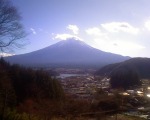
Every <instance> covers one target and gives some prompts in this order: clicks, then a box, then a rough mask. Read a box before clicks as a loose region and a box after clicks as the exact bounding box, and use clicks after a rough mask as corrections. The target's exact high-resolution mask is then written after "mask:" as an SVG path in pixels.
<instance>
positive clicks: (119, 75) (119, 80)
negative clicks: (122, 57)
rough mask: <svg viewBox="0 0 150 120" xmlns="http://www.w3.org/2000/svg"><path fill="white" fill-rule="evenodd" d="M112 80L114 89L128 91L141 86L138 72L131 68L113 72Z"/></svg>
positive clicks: (127, 67)
mask: <svg viewBox="0 0 150 120" xmlns="http://www.w3.org/2000/svg"><path fill="white" fill-rule="evenodd" d="M110 78H111V79H110V84H111V87H112V88H123V89H128V88H130V87H134V86H139V85H140V79H139V74H138V72H137V71H136V69H134V68H132V67H129V66H126V67H124V68H119V69H117V70H115V71H113V72H112V74H111V76H110Z"/></svg>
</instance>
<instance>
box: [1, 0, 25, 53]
mask: <svg viewBox="0 0 150 120" xmlns="http://www.w3.org/2000/svg"><path fill="white" fill-rule="evenodd" d="M20 20H21V17H20V14H19V13H18V10H17V9H16V7H15V6H13V5H12V3H11V2H10V1H9V0H0V50H1V51H5V50H8V49H10V48H16V47H17V48H18V47H21V46H22V45H23V42H22V38H24V37H25V36H26V33H25V31H24V29H23V26H22V24H21V23H20Z"/></svg>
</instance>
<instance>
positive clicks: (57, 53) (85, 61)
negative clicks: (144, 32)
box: [6, 39, 129, 67]
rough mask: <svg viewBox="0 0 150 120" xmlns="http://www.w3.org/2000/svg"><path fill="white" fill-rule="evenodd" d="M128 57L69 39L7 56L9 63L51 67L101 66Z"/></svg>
mask: <svg viewBox="0 0 150 120" xmlns="http://www.w3.org/2000/svg"><path fill="white" fill-rule="evenodd" d="M127 59H129V57H125V56H121V55H117V54H112V53H108V52H104V51H101V50H98V49H95V48H93V47H91V46H89V45H87V44H86V43H84V42H82V41H79V40H74V39H69V40H65V41H60V42H58V43H56V44H53V45H51V46H49V47H46V48H43V49H41V50H38V51H34V52H31V53H27V54H22V55H15V56H11V57H7V58H6V60H7V61H9V62H10V63H17V64H21V65H32V66H33V65H45V66H51V67H87V66H88V67H93V66H94V67H102V66H104V65H107V64H111V63H116V62H121V61H124V60H127Z"/></svg>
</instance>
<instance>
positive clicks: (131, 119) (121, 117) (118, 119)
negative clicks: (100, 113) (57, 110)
mask: <svg viewBox="0 0 150 120" xmlns="http://www.w3.org/2000/svg"><path fill="white" fill-rule="evenodd" d="M51 120H145V119H144V118H139V117H132V116H127V115H121V114H118V115H117V117H116V116H109V117H108V116H106V117H102V118H87V117H76V118H73V117H71V116H68V117H65V118H52V119H51Z"/></svg>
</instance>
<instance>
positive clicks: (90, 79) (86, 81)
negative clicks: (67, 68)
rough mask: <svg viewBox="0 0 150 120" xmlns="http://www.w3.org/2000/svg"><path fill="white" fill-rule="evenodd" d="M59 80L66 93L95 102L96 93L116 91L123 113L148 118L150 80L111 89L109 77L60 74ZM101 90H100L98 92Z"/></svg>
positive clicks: (75, 97)
mask: <svg viewBox="0 0 150 120" xmlns="http://www.w3.org/2000/svg"><path fill="white" fill-rule="evenodd" d="M59 80H60V81H61V84H62V86H63V88H64V91H65V93H66V94H68V95H71V96H72V97H74V99H81V100H87V101H90V102H91V103H92V102H96V97H95V96H97V95H98V94H99V95H100V94H105V95H106V96H108V97H109V96H115V95H116V93H117V94H118V95H120V96H122V99H123V100H122V101H124V102H122V105H121V107H122V108H124V110H125V112H124V114H128V115H131V116H139V117H142V118H145V119H149V111H150V105H149V102H150V82H149V81H150V80H148V79H142V80H140V81H141V83H142V84H141V86H135V87H134V88H131V89H127V90H123V89H111V85H110V78H108V77H106V76H105V77H102V76H96V75H93V74H72V73H71V74H67V73H65V74H60V77H59ZM99 91H101V92H99Z"/></svg>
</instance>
